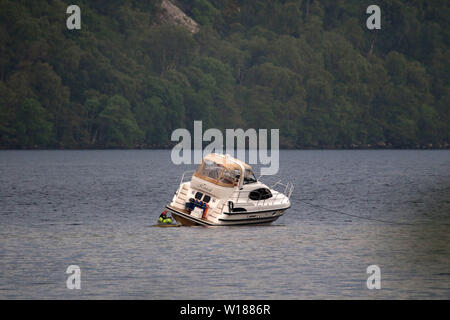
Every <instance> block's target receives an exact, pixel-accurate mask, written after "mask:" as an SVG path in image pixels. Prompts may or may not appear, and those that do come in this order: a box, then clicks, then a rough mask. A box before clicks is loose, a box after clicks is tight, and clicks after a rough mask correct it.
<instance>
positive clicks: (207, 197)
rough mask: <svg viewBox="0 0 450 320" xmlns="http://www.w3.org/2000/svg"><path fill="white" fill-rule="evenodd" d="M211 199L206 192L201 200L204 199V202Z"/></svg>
mask: <svg viewBox="0 0 450 320" xmlns="http://www.w3.org/2000/svg"><path fill="white" fill-rule="evenodd" d="M210 200H211V197H210V196H208V195H207V194H205V196H204V197H203V201H205V202H206V203H208V202H209V201H210Z"/></svg>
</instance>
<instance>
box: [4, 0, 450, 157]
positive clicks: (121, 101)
mask: <svg viewBox="0 0 450 320" xmlns="http://www.w3.org/2000/svg"><path fill="white" fill-rule="evenodd" d="M72 2H73V1H63V0H40V1H27V0H0V43H1V47H0V145H1V147H3V148H33V147H52V148H53V147H56V148H94V147H96V148H98V147H101V148H103V147H108V148H109V147H164V146H167V145H169V144H170V141H169V140H170V134H171V132H172V131H173V130H174V129H176V128H182V127H186V128H192V126H193V121H194V120H203V128H204V129H206V128H208V127H214V128H220V129H224V128H238V127H239V128H244V129H246V128H280V135H281V137H280V142H281V144H282V147H287V148H295V147H325V146H335V147H339V146H352V145H377V146H385V145H387V146H391V145H392V146H394V147H416V146H418V145H419V146H424V145H425V146H430V145H433V146H445V145H447V144H448V142H450V113H449V106H450V79H449V70H450V49H449V48H450V47H449V44H450V43H449V42H450V19H449V17H450V6H449V3H448V1H439V0H412V1H408V2H407V1H400V0H385V1H378V2H377V4H378V5H379V6H380V8H381V11H382V16H381V17H382V22H381V23H382V24H381V25H382V29H381V30H368V29H367V28H366V19H367V18H368V15H367V14H366V12H365V11H366V8H367V7H368V6H369V5H370V4H372V1H361V0H353V1H351V0H346V1H344V0H336V1H326V0H277V1H262V0H240V1H238V0H193V1H191V0H189V1H188V0H178V1H172V2H173V3H175V4H176V5H178V6H179V7H180V8H181V9H182V10H183V11H184V12H186V13H187V14H188V15H189V16H190V17H192V18H193V19H194V20H195V21H197V22H198V23H199V24H200V31H199V32H198V33H195V34H191V33H190V32H188V31H187V30H186V29H184V28H183V27H182V26H179V25H175V24H171V23H162V22H161V21H160V20H161V19H160V17H161V14H163V12H161V10H162V9H161V6H160V3H161V0H140V1H138V0H123V1H119V0H108V1H106V0H104V1H86V0H79V1H77V5H79V6H80V8H81V13H82V28H81V30H68V29H67V28H66V18H67V16H68V15H67V14H66V8H67V6H68V5H69V4H72Z"/></svg>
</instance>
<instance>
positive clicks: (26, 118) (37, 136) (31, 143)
mask: <svg viewBox="0 0 450 320" xmlns="http://www.w3.org/2000/svg"><path fill="white" fill-rule="evenodd" d="M15 132H16V136H17V139H18V143H19V145H20V146H24V147H39V146H46V145H48V143H49V142H50V137H51V136H50V135H51V132H52V123H51V122H49V121H47V112H46V110H45V109H44V108H43V107H42V106H41V104H40V103H39V102H38V101H36V100H35V99H24V101H23V102H22V103H21V104H20V106H19V108H18V110H17V113H16V123H15Z"/></svg>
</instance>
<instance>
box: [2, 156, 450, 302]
mask: <svg viewBox="0 0 450 320" xmlns="http://www.w3.org/2000/svg"><path fill="white" fill-rule="evenodd" d="M188 169H192V166H187V165H182V166H176V165H174V164H172V162H171V160H170V151H169V150H151V151H149V150H116V151H111V150H110V151H106V150H105V151H0V299H449V298H450V151H445V150H442V151H422V150H402V151H400V150H371V151H369V150H368V151H331V150H327V151H284V150H282V151H281V152H280V172H279V175H280V176H281V177H283V178H286V179H288V180H290V181H291V182H293V183H294V185H295V191H294V193H293V194H292V198H291V202H292V207H291V208H290V209H289V210H288V211H287V212H286V214H285V215H284V216H283V217H281V218H280V219H279V220H277V221H276V222H275V223H273V224H272V225H270V226H245V227H244V226H243V227H214V228H204V227H179V228H154V227H152V225H153V224H155V223H156V220H157V217H158V216H159V214H160V213H161V212H162V210H163V208H164V205H165V204H166V203H167V202H168V201H169V200H170V199H171V197H172V195H173V193H174V191H175V190H176V189H177V186H178V184H179V179H180V177H181V174H182V172H183V171H185V170H188ZM262 179H263V181H264V179H267V180H268V181H271V180H272V181H273V179H274V178H273V177H266V178H265V177H263V178H262ZM303 201H306V202H308V203H312V204H317V205H320V206H323V207H326V208H330V209H333V210H337V211H340V212H344V213H349V214H352V215H357V216H360V217H361V219H359V218H356V217H351V216H347V215H343V214H339V213H336V212H330V211H326V210H324V209H321V208H317V207H311V206H309V205H307V204H305V203H304V202H303ZM363 218H365V219H363ZM370 219H377V220H386V221H392V222H396V223H383V222H379V221H374V220H370ZM69 265H78V266H79V267H80V269H81V289H80V290H76V289H74V290H70V289H67V287H66V280H67V278H68V276H69V275H68V274H66V269H67V267H68V266H69ZM369 265H378V266H379V267H380V270H381V289H379V290H377V289H374V290H369V289H368V288H367V285H366V281H367V278H368V277H369V276H370V274H367V272H366V271H367V267H368V266H369Z"/></svg>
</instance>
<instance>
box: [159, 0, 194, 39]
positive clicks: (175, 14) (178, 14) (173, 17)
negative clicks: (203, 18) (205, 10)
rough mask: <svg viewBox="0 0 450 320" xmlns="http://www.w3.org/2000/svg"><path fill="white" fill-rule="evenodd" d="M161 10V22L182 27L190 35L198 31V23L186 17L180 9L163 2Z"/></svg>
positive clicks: (165, 1)
mask: <svg viewBox="0 0 450 320" xmlns="http://www.w3.org/2000/svg"><path fill="white" fill-rule="evenodd" d="M161 9H162V12H161V16H160V19H161V22H163V23H172V24H176V25H179V26H182V27H184V28H186V29H187V30H189V31H190V32H191V33H197V32H198V31H199V29H200V27H199V25H198V23H197V22H195V21H194V20H193V19H192V18H190V17H188V16H187V15H186V14H185V13H184V12H183V11H182V10H181V9H180V8H178V7H177V6H176V5H174V4H173V3H172V2H170V1H169V0H163V1H162V2H161Z"/></svg>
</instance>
